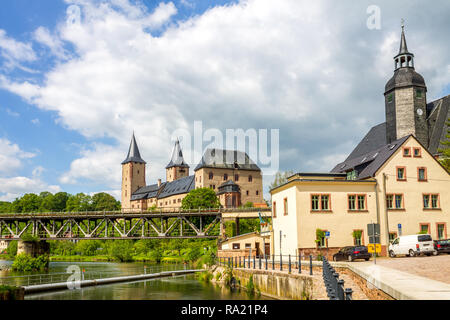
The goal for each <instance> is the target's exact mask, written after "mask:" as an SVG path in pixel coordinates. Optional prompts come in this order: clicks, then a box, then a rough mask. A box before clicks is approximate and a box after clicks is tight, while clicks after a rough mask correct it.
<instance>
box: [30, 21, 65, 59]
mask: <svg viewBox="0 0 450 320" xmlns="http://www.w3.org/2000/svg"><path fill="white" fill-rule="evenodd" d="M33 36H34V40H36V41H37V42H39V43H41V44H43V45H45V46H47V47H48V48H49V49H50V52H51V53H52V54H53V55H55V56H56V57H57V58H59V59H67V57H68V56H67V53H66V50H65V49H64V44H63V42H62V41H61V40H60V39H59V37H57V36H55V35H52V34H51V33H50V31H49V30H48V29H47V28H44V27H39V28H37V29H36V31H35V32H34V35H33Z"/></svg>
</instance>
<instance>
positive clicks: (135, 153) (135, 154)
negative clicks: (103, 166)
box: [122, 131, 146, 164]
mask: <svg viewBox="0 0 450 320" xmlns="http://www.w3.org/2000/svg"><path fill="white" fill-rule="evenodd" d="M129 162H137V163H146V162H145V161H144V160H143V159H142V158H141V154H140V152H139V148H138V146H137V143H136V138H135V137H134V131H133V136H132V137H131V142H130V148H129V149H128V156H127V158H126V159H125V160H124V161H123V162H122V164H126V163H129Z"/></svg>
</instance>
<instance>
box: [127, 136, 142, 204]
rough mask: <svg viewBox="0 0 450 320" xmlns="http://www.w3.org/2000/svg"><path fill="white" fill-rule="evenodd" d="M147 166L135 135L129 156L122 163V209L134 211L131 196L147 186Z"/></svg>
mask: <svg viewBox="0 0 450 320" xmlns="http://www.w3.org/2000/svg"><path fill="white" fill-rule="evenodd" d="M145 165H146V162H145V161H144V160H142V158H141V154H140V153H139V148H138V146H137V143H136V138H135V137H134V133H133V137H132V138H131V143H130V148H129V149H128V156H127V158H126V159H125V160H124V161H123V162H122V209H132V205H131V195H132V194H133V192H136V190H138V189H139V188H142V187H145V186H146V184H145Z"/></svg>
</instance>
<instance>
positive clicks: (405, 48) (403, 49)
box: [398, 23, 409, 54]
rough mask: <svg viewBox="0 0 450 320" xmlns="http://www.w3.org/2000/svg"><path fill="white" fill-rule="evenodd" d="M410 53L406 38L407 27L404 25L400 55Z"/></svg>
mask: <svg viewBox="0 0 450 320" xmlns="http://www.w3.org/2000/svg"><path fill="white" fill-rule="evenodd" d="M403 53H409V52H408V46H407V45H406V37H405V25H404V24H403V23H402V37H401V40H400V50H399V51H398V54H403Z"/></svg>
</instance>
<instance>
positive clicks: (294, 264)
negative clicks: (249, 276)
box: [218, 255, 317, 275]
mask: <svg viewBox="0 0 450 320" xmlns="http://www.w3.org/2000/svg"><path fill="white" fill-rule="evenodd" d="M302 258H306V259H302ZM313 258H316V259H317V257H313V255H309V256H293V255H265V256H262V255H260V256H251V255H249V256H238V257H237V256H236V257H219V258H218V263H219V265H222V266H228V267H231V268H247V269H255V270H256V269H257V270H272V271H275V270H279V271H288V272H289V273H292V272H297V273H302V262H303V264H305V262H308V261H309V267H306V268H305V270H303V271H304V272H307V273H309V274H310V275H313Z"/></svg>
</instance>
